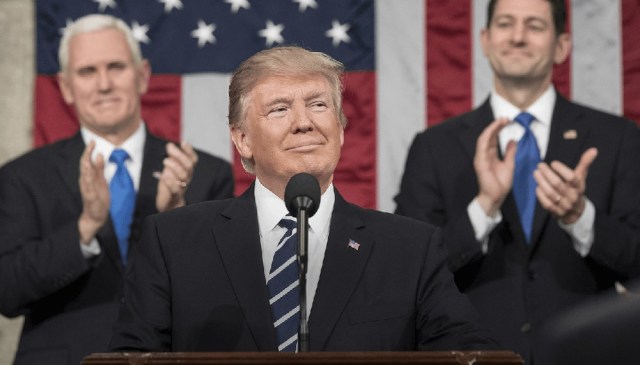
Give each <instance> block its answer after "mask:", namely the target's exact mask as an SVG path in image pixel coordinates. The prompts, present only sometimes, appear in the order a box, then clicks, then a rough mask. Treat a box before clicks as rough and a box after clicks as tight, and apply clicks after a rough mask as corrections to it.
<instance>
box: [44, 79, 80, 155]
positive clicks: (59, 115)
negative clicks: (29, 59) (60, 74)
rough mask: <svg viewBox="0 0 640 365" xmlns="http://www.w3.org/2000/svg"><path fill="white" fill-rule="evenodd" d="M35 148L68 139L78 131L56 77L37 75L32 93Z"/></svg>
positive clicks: (71, 111)
mask: <svg viewBox="0 0 640 365" xmlns="http://www.w3.org/2000/svg"><path fill="white" fill-rule="evenodd" d="M34 94H35V95H34V99H35V100H34V104H35V111H34V131H33V142H34V144H35V146H36V147H39V146H42V145H44V144H47V143H51V142H55V141H57V140H59V139H62V138H66V137H70V136H72V135H73V134H75V133H76V132H77V131H78V122H77V121H76V118H75V114H74V113H73V110H72V109H71V108H69V107H68V106H67V104H65V103H64V100H63V99H62V95H61V94H60V89H59V88H58V80H57V78H56V76H48V75H38V76H37V77H36V85H35V92H34Z"/></svg>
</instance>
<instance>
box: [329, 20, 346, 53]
mask: <svg viewBox="0 0 640 365" xmlns="http://www.w3.org/2000/svg"><path fill="white" fill-rule="evenodd" d="M349 28H351V26H350V25H349V23H344V24H340V22H339V21H337V20H334V21H332V22H331V29H329V30H328V31H326V32H325V33H324V34H325V35H326V36H327V37H329V38H331V39H333V46H334V47H338V46H339V45H340V42H344V43H349V42H350V41H351V37H349V35H348V34H347V31H348V30H349Z"/></svg>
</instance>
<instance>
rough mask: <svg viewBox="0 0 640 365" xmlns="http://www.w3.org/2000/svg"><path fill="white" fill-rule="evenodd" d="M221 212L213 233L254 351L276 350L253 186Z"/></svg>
mask: <svg viewBox="0 0 640 365" xmlns="http://www.w3.org/2000/svg"><path fill="white" fill-rule="evenodd" d="M222 215H223V216H225V217H226V218H227V219H228V220H226V221H225V222H224V223H221V224H217V225H215V226H214V227H213V235H214V237H215V240H216V245H217V247H218V251H219V253H220V257H221V258H222V261H223V262H224V265H225V268H226V271H227V274H228V275H229V281H230V282H231V285H232V286H233V289H234V291H235V293H236V297H237V299H238V303H239V304H240V307H241V308H242V312H243V313H244V316H245V318H246V320H247V324H248V326H249V330H250V331H251V334H252V336H253V339H254V341H255V343H256V345H257V347H258V351H276V350H277V347H276V337H275V330H274V328H273V321H272V315H271V307H270V305H269V299H268V298H269V295H268V293H267V285H266V282H265V277H264V268H263V264H262V250H261V248H260V233H259V231H258V216H257V211H256V205H255V198H254V195H253V186H252V187H251V188H250V189H248V190H247V191H246V192H245V193H244V194H243V195H242V196H241V197H239V198H238V199H235V201H234V202H233V204H231V205H230V206H229V207H228V208H227V209H225V210H224V211H223V212H222Z"/></svg>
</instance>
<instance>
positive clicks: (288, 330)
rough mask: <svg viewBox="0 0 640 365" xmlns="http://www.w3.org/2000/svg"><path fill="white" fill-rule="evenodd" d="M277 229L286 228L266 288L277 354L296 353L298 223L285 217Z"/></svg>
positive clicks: (298, 295)
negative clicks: (279, 352) (274, 331)
mask: <svg viewBox="0 0 640 365" xmlns="http://www.w3.org/2000/svg"><path fill="white" fill-rule="evenodd" d="M278 225H279V226H280V227H283V228H286V229H287V232H285V234H284V236H282V239H280V242H278V247H277V249H276V253H275V254H274V255H273V262H272V263H271V270H270V271H269V278H268V279H267V287H268V289H269V303H270V304H271V311H272V312H273V320H274V323H273V327H275V329H276V339H277V342H278V351H284V352H295V351H296V349H297V347H298V326H299V323H300V302H299V300H300V294H299V293H300V285H299V281H298V276H299V273H300V268H299V267H298V260H297V255H296V252H297V249H298V232H297V223H296V220H295V219H294V218H293V217H285V218H283V219H282V220H281V221H280V223H278Z"/></svg>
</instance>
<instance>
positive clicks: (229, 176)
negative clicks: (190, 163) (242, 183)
mask: <svg viewBox="0 0 640 365" xmlns="http://www.w3.org/2000/svg"><path fill="white" fill-rule="evenodd" d="M233 191H234V180H233V173H232V171H231V165H230V164H229V163H228V162H226V161H224V160H222V159H220V158H217V157H215V156H211V155H209V154H207V153H204V152H201V151H198V163H197V165H196V170H195V172H194V175H193V178H192V180H191V183H190V184H189V188H188V189H187V195H186V199H187V204H189V203H197V202H201V201H206V200H218V199H227V198H232V197H233Z"/></svg>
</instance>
